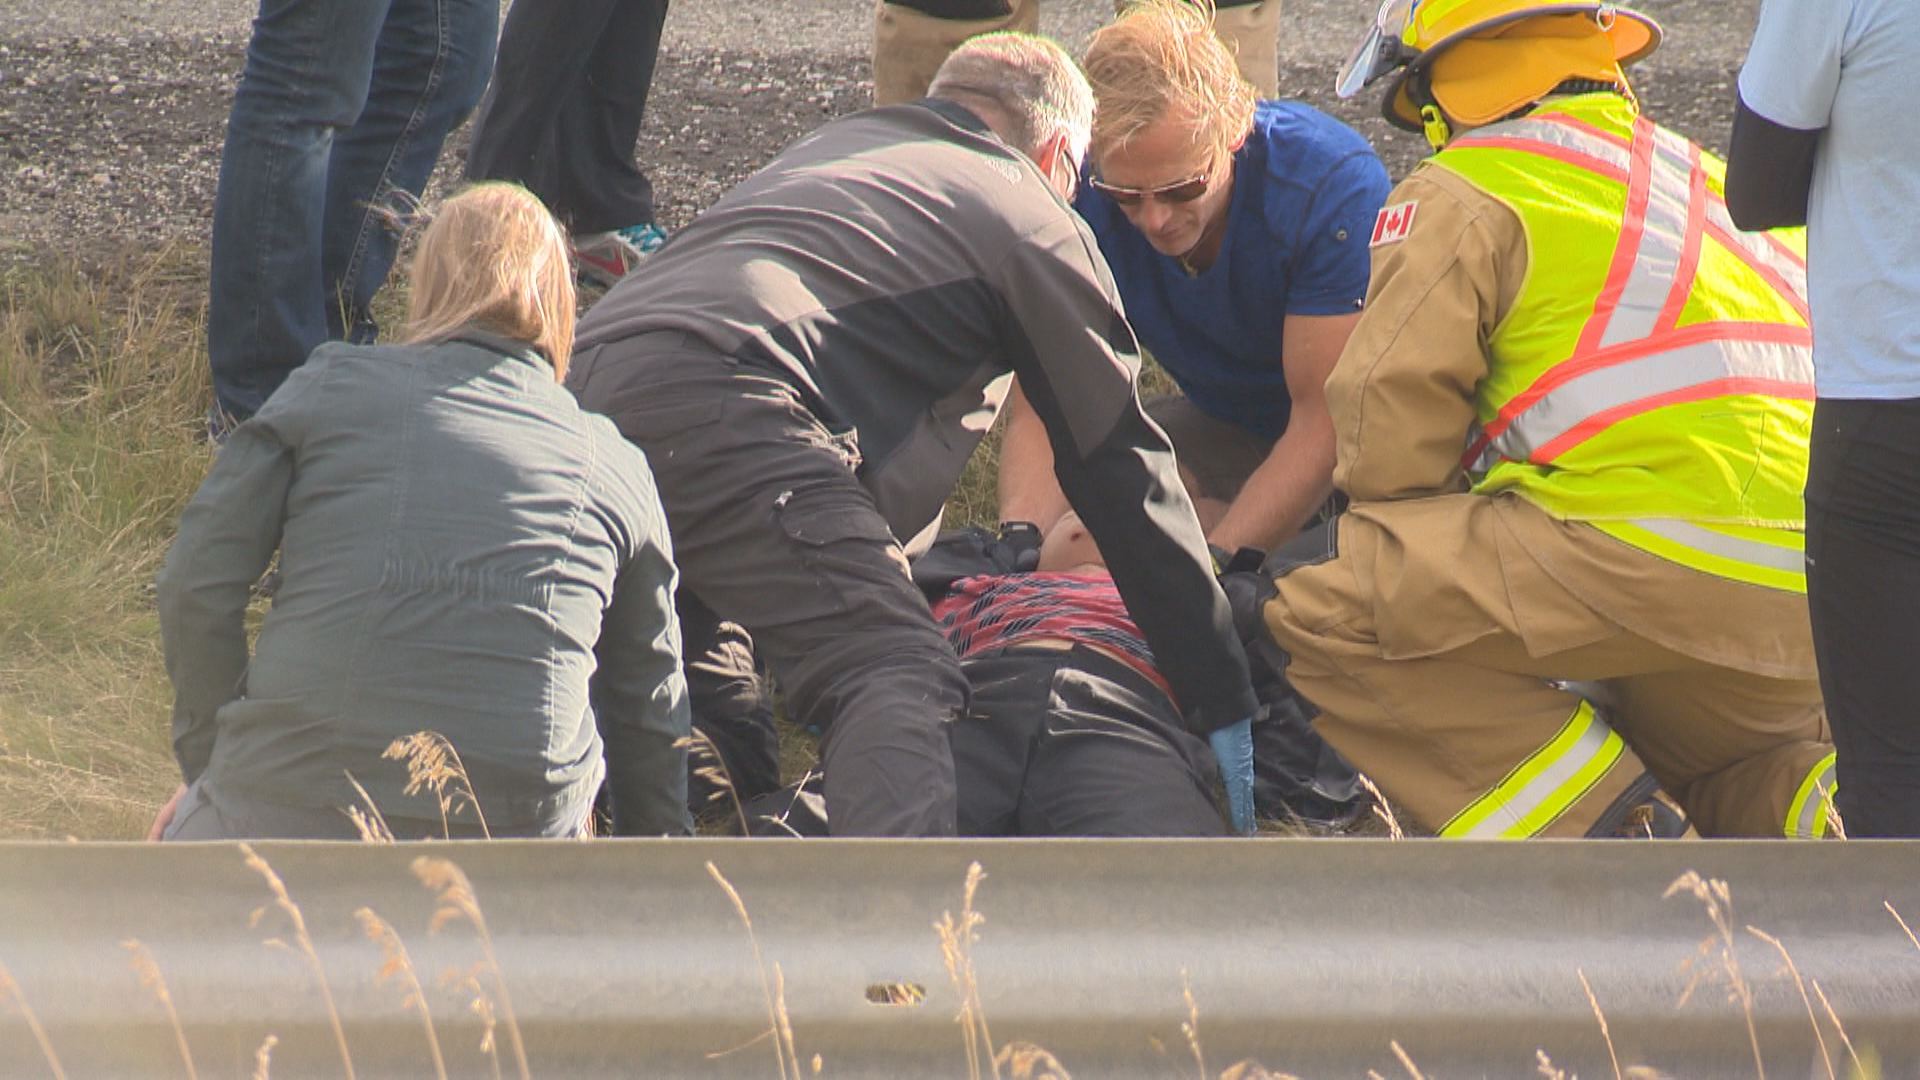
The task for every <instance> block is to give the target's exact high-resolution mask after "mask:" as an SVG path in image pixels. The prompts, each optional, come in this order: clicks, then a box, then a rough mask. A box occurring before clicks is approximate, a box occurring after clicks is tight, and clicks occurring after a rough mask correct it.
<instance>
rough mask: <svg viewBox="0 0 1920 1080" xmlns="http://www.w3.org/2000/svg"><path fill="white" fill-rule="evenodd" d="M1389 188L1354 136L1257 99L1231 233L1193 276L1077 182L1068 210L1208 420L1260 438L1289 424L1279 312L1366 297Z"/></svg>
mask: <svg viewBox="0 0 1920 1080" xmlns="http://www.w3.org/2000/svg"><path fill="white" fill-rule="evenodd" d="M1391 188H1392V185H1391V184H1390V183H1388V181H1387V170H1386V169H1385V168H1384V167H1383V166H1382V165H1381V164H1380V159H1379V158H1378V157H1377V156H1375V154H1374V152H1373V148H1372V147H1371V146H1369V145H1368V144H1367V140H1366V139H1364V138H1362V137H1361V135H1360V133H1359V132H1357V131H1354V130H1353V129H1352V128H1350V127H1348V126H1346V125H1345V124H1343V123H1341V122H1340V121H1338V120H1335V119H1334V118H1333V117H1331V116H1328V115H1327V114H1325V113H1323V112H1320V111H1319V110H1318V109H1315V108H1313V107H1312V106H1309V105H1302V104H1298V103H1296V102H1290V101H1262V102H1260V103H1259V104H1258V105H1257V106H1255V108H1254V113H1253V131H1252V133H1251V134H1250V135H1248V136H1247V141H1246V144H1245V145H1243V146H1242V147H1241V148H1240V150H1239V152H1238V153H1236V154H1235V155H1234V158H1233V197H1232V200H1231V201H1230V203H1229V204H1228V209H1227V215H1228V216H1227V234H1226V238H1225V239H1224V240H1222V241H1221V244H1220V254H1219V255H1218V257H1216V258H1215V259H1214V262H1213V265H1212V266H1209V267H1207V269H1206V270H1205V271H1203V272H1201V273H1199V274H1189V273H1187V271H1186V269H1185V268H1184V267H1182V266H1181V265H1180V261H1179V260H1178V259H1174V258H1171V257H1169V256H1166V255H1162V254H1160V253H1159V252H1157V251H1155V250H1153V245H1151V244H1149V243H1148V242H1147V238H1146V237H1145V236H1143V235H1141V233H1140V231H1139V230H1138V229H1135V228H1134V227H1133V225H1132V224H1131V223H1129V222H1128V221H1127V218H1126V215H1125V214H1123V213H1122V212H1121V211H1120V208H1119V207H1118V206H1115V205H1114V203H1113V200H1111V199H1109V198H1107V197H1106V196H1105V195H1102V194H1100V193H1099V192H1098V191H1095V190H1094V189H1093V187H1092V185H1090V184H1081V185H1080V194H1079V196H1078V197H1077V199H1076V200H1075V202H1074V208H1075V209H1077V210H1079V211H1080V215H1081V216H1082V217H1084V218H1086V220H1087V224H1088V225H1089V226H1091V227H1092V229H1093V235H1094V236H1095V237H1096V238H1097V239H1098V240H1099V242H1100V251H1101V253H1102V254H1103V255H1105V256H1106V258H1107V263H1108V264H1109V265H1110V266H1112V267H1113V276H1114V280H1115V281H1116V282H1117V283H1118V284H1119V286H1120V299H1121V302H1122V303H1123V304H1124V305H1125V306H1126V310H1127V321H1128V322H1130V323H1132V324H1133V331H1134V334H1135V335H1136V336H1137V337H1138V338H1139V339H1140V343H1141V344H1142V345H1145V346H1146V347H1147V348H1148V349H1149V350H1150V351H1151V352H1152V353H1153V356H1154V359H1156V360H1158V361H1159V362H1160V365H1161V366H1162V367H1164V368H1166V369H1167V372H1168V373H1169V374H1171V375H1172V376H1173V380H1174V382H1176V383H1178V384H1180V389H1181V390H1183V391H1185V392H1186V395H1187V397H1188V398H1190V399H1192V401H1193V403H1194V405H1195V406H1197V407H1198V408H1199V409H1200V410H1201V411H1202V412H1205V413H1206V414H1207V415H1209V416H1212V417H1215V418H1217V419H1220V420H1225V421H1227V422H1229V423H1233V424H1237V425H1239V426H1240V427H1243V428H1246V429H1247V430H1249V431H1253V432H1256V433H1258V434H1260V435H1263V436H1266V437H1268V438H1275V437H1278V436H1279V434H1280V433H1281V432H1282V431H1284V430H1286V426H1287V413H1288V410H1289V409H1290V408H1291V406H1292V402H1293V399H1292V396H1291V395H1289V394H1288V393H1287V384H1286V377H1285V375H1284V374H1282V372H1281V367H1280V364H1281V356H1280V331H1281V327H1282V326H1283V325H1284V324H1285V322H1286V318H1287V316H1289V315H1346V314H1350V313H1352V312H1356V311H1359V310H1360V305H1361V302H1362V301H1363V300H1364V299H1365V298H1366V295H1367V274H1368V270H1369V262H1368V256H1367V240H1368V238H1369V237H1370V236H1371V235H1372V229H1373V219H1374V217H1375V216H1376V215H1377V214H1378V213H1379V211H1380V207H1381V205H1382V204H1383V203H1385V202H1386V199H1387V192H1388V191H1389V190H1391Z"/></svg>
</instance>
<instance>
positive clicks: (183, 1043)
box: [120, 938, 200, 1080]
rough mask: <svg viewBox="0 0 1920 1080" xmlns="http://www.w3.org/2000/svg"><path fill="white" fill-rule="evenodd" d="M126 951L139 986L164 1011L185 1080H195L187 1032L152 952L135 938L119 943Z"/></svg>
mask: <svg viewBox="0 0 1920 1080" xmlns="http://www.w3.org/2000/svg"><path fill="white" fill-rule="evenodd" d="M120 947H121V948H123V949H125V950H127V952H128V954H129V957H128V959H129V962H131V963H132V964H133V972H134V974H135V975H137V976H139V978H140V985H141V986H143V987H146V988H147V989H148V990H151V991H153V996H154V997H155V998H158V999H159V1001H160V1007H161V1008H162V1009H165V1010H166V1013H167V1023H168V1025H169V1026H171V1027H172V1028H173V1039H174V1042H175V1043H176V1044H177V1045H178V1046H179V1048H180V1061H181V1064H182V1065H183V1066H184V1067H185V1068H186V1070H187V1080H197V1077H198V1076H199V1075H200V1074H199V1072H198V1071H196V1070H195V1069H194V1067H193V1051H192V1050H190V1049H188V1048H187V1032H186V1029H185V1028H183V1027H181V1026H180V1013H179V1012H178V1011H177V1010H175V1009H174V1007H173V995H172V994H171V993H169V992H168V991H167V980H166V977H165V976H163V975H161V974H160V965H159V964H158V963H157V962H155V961H154V959H153V950H151V949H149V948H147V947H146V945H144V944H142V943H141V942H140V941H139V940H138V939H136V938H128V939H127V940H125V941H123V942H121V943H120Z"/></svg>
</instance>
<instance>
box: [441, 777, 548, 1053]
mask: <svg viewBox="0 0 1920 1080" xmlns="http://www.w3.org/2000/svg"><path fill="white" fill-rule="evenodd" d="M462 775H464V773H463V774H462ZM469 792H471V789H469ZM411 865H412V869H413V876H414V877H416V878H419V879H420V884H422V885H424V886H426V887H427V888H428V889H431V890H433V892H434V893H435V894H436V895H435V899H436V900H437V901H438V903H439V906H438V907H436V908H435V909H434V912H433V918H432V919H431V920H429V921H428V923H427V932H428V933H429V934H437V933H439V932H440V931H441V930H442V929H443V928H445V927H446V926H448V925H450V924H452V923H455V922H460V921H462V920H464V921H465V922H466V923H467V924H468V925H470V926H472V927H473V933H474V937H475V938H476V939H477V940H478V941H479V942H480V954H481V956H483V957H484V958H485V965H486V970H487V971H488V973H489V974H491V975H492V977H493V986H494V990H495V992H496V993H498V994H499V999H500V1019H501V1020H502V1022H504V1023H505V1025H506V1028H507V1045H508V1046H509V1047H510V1048H512V1050H513V1061H514V1064H515V1065H516V1066H517V1067H518V1068H519V1070H520V1080H531V1077H532V1075H533V1072H532V1070H531V1069H529V1068H528V1067H527V1048H526V1044H525V1043H523V1042H522V1041H521V1039H520V1022H519V1020H518V1019H517V1018H516V1017H515V1016H514V1012H513V998H512V996H511V995H509V994H508V993H507V977H506V974H505V973H504V972H502V971H501V970H500V958H499V957H498V956H497V955H495V953H494V951H493V935H492V934H491V933H489V932H488V931H487V919H486V916H485V915H483V914H481V912H480V899H479V897H477V896H476V895H474V891H473V882H471V881H469V880H467V873H466V871H464V870H462V869H460V867H459V866H458V865H456V864H455V863H454V862H453V861H452V860H449V859H436V858H433V857H432V856H428V855H421V856H419V857H417V858H415V859H414V860H413V863H412V864H411Z"/></svg>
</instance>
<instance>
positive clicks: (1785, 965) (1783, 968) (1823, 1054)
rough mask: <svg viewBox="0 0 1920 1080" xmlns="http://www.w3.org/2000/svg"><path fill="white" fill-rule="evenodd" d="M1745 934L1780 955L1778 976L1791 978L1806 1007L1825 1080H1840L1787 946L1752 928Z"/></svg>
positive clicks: (1810, 999) (1803, 980)
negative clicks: (1823, 1066)
mask: <svg viewBox="0 0 1920 1080" xmlns="http://www.w3.org/2000/svg"><path fill="white" fill-rule="evenodd" d="M1747 933H1749V934H1752V935H1753V936H1754V937H1757V938H1759V939H1760V940H1761V941H1764V942H1766V943H1767V944H1769V945H1771V946H1773V949H1774V951H1775V952H1777V953H1779V954H1780V974H1783V975H1790V976H1792V977H1793V985H1794V988H1795V989H1797V990H1799V991H1800V1000H1801V1002H1803V1003H1804V1004H1805V1005H1806V1007H1807V1023H1809V1024H1812V1025H1813V1040H1814V1042H1815V1043H1816V1044H1818V1045H1819V1047H1820V1060H1821V1062H1822V1063H1824V1064H1825V1065H1826V1067H1827V1080H1840V1078H1839V1076H1838V1074H1836V1073H1835V1072H1834V1071H1833V1055H1832V1054H1830V1053H1828V1052H1827V1037H1826V1035H1824V1034H1823V1033H1822V1032H1821V1031H1820V1018H1819V1017H1817V1016H1815V1015H1814V1014H1813V999H1812V998H1811V997H1808V996H1807V983H1806V980H1805V979H1802V978H1801V977H1800V968H1799V967H1798V966H1796V965H1795V964H1794V962H1793V956H1792V954H1790V953H1788V952H1787V946H1786V945H1785V943H1783V942H1782V941H1781V940H1780V939H1779V938H1777V937H1774V936H1773V935H1772V934H1769V933H1767V932H1766V931H1765V930H1761V929H1759V928H1757V927H1754V926H1749V927H1747Z"/></svg>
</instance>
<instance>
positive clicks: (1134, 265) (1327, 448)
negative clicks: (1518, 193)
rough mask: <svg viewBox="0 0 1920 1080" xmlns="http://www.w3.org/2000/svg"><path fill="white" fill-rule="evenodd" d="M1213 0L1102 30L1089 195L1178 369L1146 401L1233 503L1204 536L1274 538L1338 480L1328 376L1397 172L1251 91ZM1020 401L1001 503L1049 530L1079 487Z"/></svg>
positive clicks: (1090, 212)
mask: <svg viewBox="0 0 1920 1080" xmlns="http://www.w3.org/2000/svg"><path fill="white" fill-rule="evenodd" d="M1205 8H1206V4H1204V3H1200V4H1195V3H1191V2H1188V0H1144V2H1142V3H1139V4H1136V5H1134V6H1132V7H1130V8H1128V9H1127V11H1126V13H1125V14H1123V15H1121V16H1120V18H1118V19H1116V20H1115V21H1114V22H1113V24H1112V25H1110V26H1108V27H1106V28H1105V29H1103V30H1101V31H1100V32H1099V33H1097V34H1095V35H1094V37H1093V41H1092V42H1091V43H1090V44H1089V45H1088V46H1087V54H1086V58H1085V66H1086V71H1087V81H1088V82H1089V83H1091V84H1092V86H1093V93H1094V99H1095V101H1096V102H1097V108H1096V109H1095V110H1094V120H1093V142H1092V149H1091V152H1090V158H1091V165H1092V169H1091V171H1090V173H1089V177H1088V182H1087V183H1085V184H1082V185H1081V187H1080V194H1079V196H1078V197H1077V198H1076V200H1075V202H1074V208H1075V209H1077V210H1079V211H1080V214H1081V216H1082V217H1084V218H1085V219H1086V221H1087V224H1088V225H1089V226H1091V227H1092V229H1093V234H1094V236H1095V238H1096V239H1098V241H1099V243H1100V252H1101V254H1102V255H1104V256H1106V259H1107V263H1108V265H1109V266H1111V267H1112V268H1113V276H1114V280H1115V282H1116V283H1117V284H1118V285H1119V287H1120V296H1121V299H1122V300H1123V301H1125V303H1126V307H1127V320H1128V321H1129V322H1130V323H1131V324H1132V325H1133V330H1134V333H1135V334H1137V335H1138V336H1139V338H1140V344H1142V345H1144V346H1146V348H1147V350H1148V351H1149V352H1151V353H1152V354H1153V356H1154V358H1155V359H1156V360H1158V361H1159V362H1160V364H1161V366H1162V367H1164V368H1166V369H1167V371H1168V373H1169V374H1171V375H1172V376H1173V379H1174V382H1176V383H1177V384H1179V387H1180V390H1181V394H1180V395H1178V396H1174V397H1170V398H1163V399H1161V400H1158V401H1154V402H1150V403H1149V405H1148V411H1149V413H1150V414H1151V415H1152V416H1153V418H1154V419H1155V420H1157V421H1159V422H1160V424H1161V426H1162V427H1163V428H1165V429H1166V431H1167V434H1168V436H1170V437H1171V438H1172V439H1173V445H1174V451H1175V452H1176V453H1177V454H1178V455H1179V457H1180V463H1181V465H1182V466H1183V467H1185V468H1186V469H1187V470H1189V471H1190V472H1191V473H1192V474H1193V475H1194V476H1196V477H1198V478H1199V479H1200V481H1201V486H1202V487H1203V488H1204V489H1205V490H1206V491H1207V492H1208V494H1210V495H1215V496H1218V497H1220V498H1223V499H1226V500H1228V501H1229V502H1230V504H1231V505H1230V506H1229V507H1228V509H1227V513H1226V515H1225V516H1224V517H1222V518H1221V519H1220V522H1219V523H1218V524H1216V525H1215V526H1213V528H1211V529H1210V530H1208V537H1207V538H1208V540H1209V541H1211V542H1212V543H1213V545H1214V546H1215V547H1218V548H1222V549H1225V550H1227V551H1234V550H1236V549H1239V548H1242V547H1253V548H1259V549H1262V550H1265V549H1268V548H1272V547H1274V546H1276V545H1277V544H1280V543H1282V542H1283V541H1285V540H1286V539H1287V538H1289V537H1291V536H1292V535H1294V533H1296V532H1297V531H1299V529H1300V528H1301V526H1302V525H1304V524H1305V523H1306V522H1307V521H1308V520H1309V519H1310V518H1311V517H1312V515H1313V514H1314V512H1315V511H1316V510H1317V509H1319V507H1320V506H1321V505H1322V504H1323V503H1324V502H1325V501H1326V499H1327V496H1328V494H1329V493H1330V492H1331V491H1332V490H1333V458H1334V431H1333V420H1332V418H1331V417H1330V416H1329V415H1328V413H1327V406H1326V398H1325V395H1324V394H1323V393H1322V390H1321V388H1322V386H1323V385H1324V384H1325V383H1326V380H1327V374H1328V373H1329V372H1330V371H1331V370H1332V369H1333V364H1334V361H1335V360H1337V359H1338V358H1339V356H1340V350H1341V348H1342V346H1344V345H1345V344H1346V340H1347V335H1348V334H1349V333H1351V332H1352V330H1353V326H1354V323H1355V322H1356V321H1358V319H1359V317H1360V305H1361V301H1362V299H1363V298H1364V297H1365V296H1366V291H1367V277H1368V260H1367V244H1368V240H1369V238H1370V236H1371V234H1372V230H1373V225H1374V218H1375V217H1376V215H1377V214H1378V213H1379V210H1380V207H1381V204H1382V203H1383V202H1384V201H1385V199H1386V195H1387V191H1388V188H1389V185H1388V182H1387V173H1386V170H1385V169H1384V168H1383V167H1382V166H1381V164H1380V160H1379V158H1377V157H1376V156H1375V155H1374V152H1373V149H1372V148H1371V147H1370V146H1368V145H1367V141H1366V140H1365V139H1364V138H1362V137H1361V136H1360V135H1359V133H1358V132H1355V131H1354V130H1353V129H1351V128H1349V127H1347V126H1346V125H1345V124H1342V123H1341V122H1340V121H1338V120H1336V119H1334V118H1332V117H1330V116H1327V115H1326V114H1324V113H1321V112H1319V111H1318V110H1316V109H1314V108H1312V107H1311V106H1309V105H1305V104H1302V103H1299V102H1292V101H1260V100H1256V98H1255V95H1254V89H1253V87H1251V86H1249V85H1248V84H1247V82H1246V80H1245V79H1243V78H1242V77H1241V76H1240V73H1239V71H1238V70H1237V69H1236V68H1235V67H1234V62H1233V57H1232V56H1231V55H1230V54H1229V53H1228V52H1227V50H1226V49H1225V48H1223V47H1222V46H1221V44H1220V42H1219V40H1218V38H1216V37H1215V36H1214V34H1213V31H1212V28H1211V26H1210V24H1209V23H1208V21H1207V18H1206V12H1205ZM1015 404H1016V408H1015V410H1014V412H1013V413H1012V423H1011V424H1010V426H1009V430H1008V433H1007V444H1006V451H1004V452H1003V453H1002V456H1001V462H1002V466H1003V472H1002V478H1001V486H1000V492H1001V498H1002V503H1001V518H1002V520H1018V521H1031V522H1035V523H1036V524H1038V525H1039V526H1040V528H1042V529H1045V528H1046V527H1047V526H1048V525H1049V524H1051V521H1052V517H1053V516H1054V515H1057V514H1058V513H1060V512H1061V511H1063V510H1064V509H1065V508H1066V504H1065V501H1064V500H1063V499H1061V497H1060V495H1059V493H1058V492H1057V490H1055V489H1054V487H1053V485H1052V484H1050V483H1048V482H1047V479H1046V478H1047V474H1048V471H1049V470H1048V468H1047V459H1048V453H1047V451H1048V448H1047V446H1046V444H1045V441H1044V440H1042V439H1037V438H1033V437H1030V436H1031V435H1032V433H1033V425H1032V424H1031V423H1021V421H1022V420H1023V419H1024V418H1025V416H1026V412H1025V410H1024V409H1020V408H1018V405H1019V402H1018V401H1016V403H1015Z"/></svg>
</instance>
